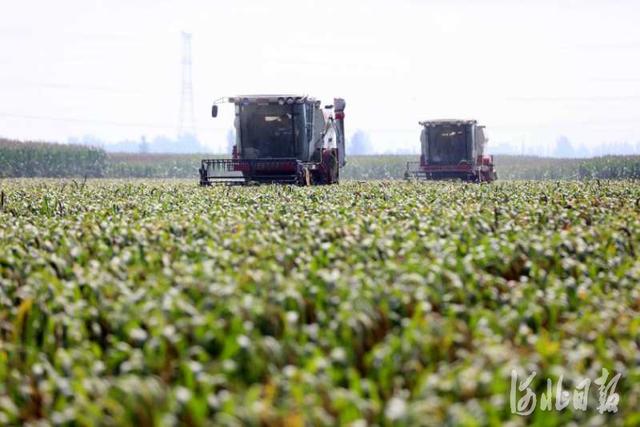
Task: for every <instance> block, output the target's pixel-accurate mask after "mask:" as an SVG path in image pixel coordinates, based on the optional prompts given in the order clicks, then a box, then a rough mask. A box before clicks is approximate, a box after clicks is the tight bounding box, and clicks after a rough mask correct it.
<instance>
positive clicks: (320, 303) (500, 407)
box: [0, 180, 640, 426]
mask: <svg viewBox="0 0 640 427" xmlns="http://www.w3.org/2000/svg"><path fill="white" fill-rule="evenodd" d="M0 193H1V194H2V198H1V203H0V425H12V426H13V425H15V426H17V425H33V426H36V425H45V424H40V423H38V421H41V420H43V419H44V420H48V421H49V422H50V423H52V424H56V425H114V426H155V425H176V424H179V425H189V426H204V425H217V426H239V425H254V426H303V425H327V426H334V425H354V426H364V425H378V426H387V425H389V426H390V425H400V426H413V425H450V426H458V425H463V426H484V425H488V426H498V425H503V424H505V423H507V422H510V424H509V425H511V426H524V425H539V426H561V425H592V426H612V425H619V426H622V425H626V426H636V425H638V421H639V420H640V412H639V411H640V365H639V364H638V348H639V345H640V291H639V289H638V284H639V283H640V261H639V259H640V258H639V257H638V253H639V252H638V251H640V210H639V207H638V201H639V200H640V184H639V183H637V182H631V181H618V182H614V181H607V182H604V181H603V182H598V181H592V182H587V183H575V182H564V183H563V182H559V183H556V182H526V183H524V182H498V183H495V184H493V185H473V184H462V183H411V182H403V181H397V182H354V181H351V182H345V183H343V184H341V185H339V186H330V187H308V188H303V187H294V186H262V187H248V188H247V187H233V188H229V187H224V186H218V187H212V188H199V187H197V186H196V185H194V183H193V182H192V180H188V181H184V180H181V181H171V180H169V181H164V180H131V181H122V180H117V181H108V180H91V181H89V182H87V183H86V184H81V183H78V184H71V185H70V183H69V181H68V180H60V181H57V180H2V181H0ZM602 368H606V369H608V370H609V372H611V373H612V376H613V373H621V374H622V378H621V380H620V382H619V383H618V385H617V386H616V388H615V390H614V391H615V392H616V393H619V396H620V402H619V404H618V412H617V413H615V414H613V413H606V414H604V415H600V414H599V413H598V410H597V406H598V404H599V396H600V395H599V394H598V387H597V386H596V385H595V384H592V385H591V388H590V389H589V390H590V391H589V392H588V398H589V406H588V407H587V408H586V410H585V411H580V410H576V409H574V407H573V405H570V406H569V407H568V408H566V409H565V410H563V411H558V410H552V411H544V410H542V409H540V405H541V404H540V403H539V404H538V406H537V409H536V410H535V411H534V412H533V413H532V414H531V415H529V416H528V417H521V416H516V415H513V414H512V412H511V409H510V394H509V393H510V384H511V382H510V381H511V380H510V375H511V372H512V370H513V369H516V370H517V372H518V373H519V375H520V380H521V381H523V380H524V376H525V375H529V374H530V373H533V372H537V376H536V377H535V379H534V381H533V382H532V384H531V389H532V390H534V391H535V393H537V394H538V396H539V395H540V394H542V393H543V392H545V391H546V378H550V379H551V380H553V382H554V384H557V383H558V381H559V376H560V375H562V376H563V380H564V383H563V384H564V387H565V389H566V390H573V388H574V387H575V386H576V384H577V383H578V382H579V381H581V380H582V379H588V380H591V381H594V380H595V379H597V378H598V377H599V376H600V374H601V372H602ZM522 395H523V393H520V392H518V398H520V397H521V396H522ZM27 423H30V424H27ZM352 423H353V424H352ZM571 423H573V424H571Z"/></svg>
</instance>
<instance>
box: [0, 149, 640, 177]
mask: <svg viewBox="0 0 640 427" xmlns="http://www.w3.org/2000/svg"><path fill="white" fill-rule="evenodd" d="M203 157H212V155H211V154H125V153H120V154H118V153H105V152H104V151H102V150H100V149H94V148H90V147H84V146H72V145H61V144H43V143H19V142H15V141H6V140H1V139H0V178H2V177H83V176H88V177H105V178H190V179H194V180H196V179H197V177H198V168H199V167H200V160H201V159H202V158H203ZM213 157H215V156H213ZM218 157H220V156H218ZM416 160H418V156H395V155H372V156H348V158H347V166H346V167H345V169H344V170H343V171H342V178H343V179H347V180H371V179H402V178H403V177H404V171H405V169H406V164H407V162H408V161H416ZM495 160H496V165H497V170H498V178H499V179H502V180H527V179H534V180H541V179H551V180H582V179H639V178H640V156H607V157H600V158H594V159H552V158H541V157H531V156H495Z"/></svg>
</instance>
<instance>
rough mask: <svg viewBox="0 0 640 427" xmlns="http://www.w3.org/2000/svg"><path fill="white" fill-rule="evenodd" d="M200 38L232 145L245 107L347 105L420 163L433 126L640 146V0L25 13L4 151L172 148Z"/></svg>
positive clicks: (6, 80) (1, 82)
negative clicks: (426, 129) (247, 102)
mask: <svg viewBox="0 0 640 427" xmlns="http://www.w3.org/2000/svg"><path fill="white" fill-rule="evenodd" d="M181 30H184V31H188V32H191V33H193V84H194V93H195V110H196V120H197V125H198V136H199V138H200V139H201V140H202V141H203V142H204V143H206V144H207V145H209V146H211V147H214V148H215V147H220V148H222V147H224V146H225V145H226V142H225V140H224V134H225V132H226V129H228V128H230V127H231V126H232V121H231V114H230V112H229V109H227V110H226V111H225V110H223V114H222V115H221V116H219V117H218V118H217V119H215V120H214V119H211V118H210V117H209V112H210V105H211V101H212V100H213V99H215V98H218V97H220V96H228V95H234V94H237V93H265V92H268V93H278V92H287V93H289V92H300V93H307V94H310V95H312V96H316V97H319V98H321V99H322V100H323V101H325V102H326V103H329V102H330V101H331V99H332V98H333V96H341V97H344V98H346V100H347V111H346V113H347V132H348V133H349V134H350V133H352V132H353V131H354V130H355V129H357V128H360V129H363V130H366V131H367V132H369V133H370V135H371V139H372V141H373V143H374V144H375V146H376V148H377V149H378V150H379V151H385V150H394V149H398V148H403V147H405V148H406V147H414V146H415V147H417V146H418V134H419V129H418V125H417V122H418V120H420V119H426V118H443V117H463V118H477V119H478V120H480V121H482V122H483V123H484V124H486V125H487V128H488V131H489V135H490V138H491V142H492V144H498V143H503V142H508V143H512V144H516V145H518V146H522V145H524V146H525V147H532V146H534V147H536V151H537V152H539V153H540V154H544V153H546V152H547V151H548V150H549V147H550V146H551V144H552V143H553V142H554V141H555V139H556V138H557V137H558V136H559V135H561V134H564V135H567V136H568V137H569V138H570V140H571V141H572V142H574V144H576V145H577V144H580V143H583V144H586V145H587V146H593V145H595V144H598V143H603V142H625V141H627V142H632V143H636V142H638V141H640V1H638V0H601V1H595V0H565V1H560V0H558V1H551V0H546V1H545V0H537V1H533V0H531V1H516V0H512V1H499V0H493V1H480V0H449V1H418V0H395V1H389V0H386V1H377V0H373V1H372V0H369V1H347V0H342V1H331V0H323V1H314V0H285V1H265V0H255V1H254V0H245V1H234V2H232V1H195V0H194V1H186V0H183V1H168V0H164V1H163V0H128V1H126V0H110V1H106V0H105V1H97V0H58V1H44V0H42V1H28V0H22V1H9V0H2V5H1V6H0V135H3V136H7V137H14V138H21V139H42V140H58V141H63V140H66V139H67V138H68V137H71V136H82V135H84V134H93V135H96V136H98V137H101V138H103V139H106V140H108V141H112V142H115V141H117V140H120V139H125V138H130V139H138V138H140V136H141V135H146V136H147V138H153V137H154V136H156V135H159V134H165V135H169V136H173V135H175V133H176V130H177V122H178V111H179V105H180V93H181V92H180V84H181V68H180V67H181V64H180V55H181V52H180V49H181V39H180V31H181Z"/></svg>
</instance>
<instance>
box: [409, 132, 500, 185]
mask: <svg viewBox="0 0 640 427" xmlns="http://www.w3.org/2000/svg"><path fill="white" fill-rule="evenodd" d="M420 125H421V126H422V127H423V129H422V133H421V134H420V143H421V146H422V155H421V156H420V161H419V162H409V163H407V171H406V173H405V177H406V178H407V179H411V178H414V179H427V180H429V179H434V180H435V179H461V180H464V181H474V182H491V181H495V180H496V179H497V178H498V175H497V173H496V169H495V165H494V163H493V156H490V155H487V154H485V148H486V145H487V139H486V137H485V134H484V126H478V123H477V122H476V121H475V120H432V121H424V122H420Z"/></svg>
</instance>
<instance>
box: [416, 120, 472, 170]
mask: <svg viewBox="0 0 640 427" xmlns="http://www.w3.org/2000/svg"><path fill="white" fill-rule="evenodd" d="M469 128H470V126H468V125H464V124H462V125H455V124H451V125H448V124H447V125H438V126H430V127H427V129H428V132H429V138H428V141H429V142H428V147H429V148H428V150H429V151H428V156H427V158H428V162H429V163H431V164H448V165H451V164H454V165H455V164H458V163H460V162H461V161H463V160H464V161H470V160H471V156H472V153H471V132H470V129H469Z"/></svg>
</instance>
